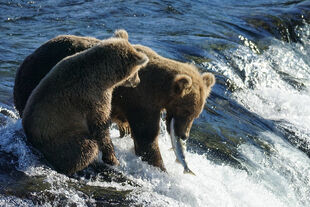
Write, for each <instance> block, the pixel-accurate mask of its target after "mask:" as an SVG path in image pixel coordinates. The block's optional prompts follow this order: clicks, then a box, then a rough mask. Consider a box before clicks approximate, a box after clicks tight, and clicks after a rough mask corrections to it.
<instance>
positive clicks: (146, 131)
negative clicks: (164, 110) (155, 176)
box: [128, 108, 166, 171]
mask: <svg viewBox="0 0 310 207" xmlns="http://www.w3.org/2000/svg"><path fill="white" fill-rule="evenodd" d="M133 111H135V113H132V112H133ZM130 114H131V115H129V117H128V121H129V124H130V128H131V134H132V137H133V139H134V145H135V152H136V155H138V156H140V157H141V158H142V160H143V161H147V162H148V163H149V164H150V165H153V166H155V167H159V168H160V169H161V170H163V171H166V168H165V166H164V163H163V159H162V157H161V154H160V150H159V146H158V134H159V121H160V111H151V112H150V111H147V110H143V109H141V108H140V109H139V110H132V111H131V113H130Z"/></svg>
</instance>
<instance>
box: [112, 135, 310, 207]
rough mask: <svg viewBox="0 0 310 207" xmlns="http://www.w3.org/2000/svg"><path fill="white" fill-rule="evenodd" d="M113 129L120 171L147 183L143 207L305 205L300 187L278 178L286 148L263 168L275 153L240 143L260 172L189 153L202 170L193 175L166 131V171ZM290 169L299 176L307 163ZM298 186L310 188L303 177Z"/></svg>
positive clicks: (140, 196) (139, 193) (140, 197)
mask: <svg viewBox="0 0 310 207" xmlns="http://www.w3.org/2000/svg"><path fill="white" fill-rule="evenodd" d="M111 132H112V135H113V136H114V138H113V143H114V145H115V148H116V153H117V157H118V158H119V160H120V163H121V165H120V167H119V169H120V170H121V171H122V172H124V173H125V174H126V175H127V176H128V177H130V178H131V179H132V180H134V181H135V182H137V183H139V185H140V186H141V188H136V189H135V190H134V191H133V192H132V193H131V195H132V198H134V199H135V200H136V202H137V203H138V204H141V205H143V206H265V205H267V206H302V205H300V202H299V198H298V197H296V191H294V189H295V188H298V186H295V184H294V183H292V182H291V180H290V179H287V178H286V177H285V176H283V177H280V178H279V179H278V180H280V181H281V182H280V181H279V182H280V183H281V184H282V185H279V182H278V181H277V180H276V179H275V178H276V175H280V174H281V173H282V170H283V169H282V168H283V167H284V166H285V163H282V164H281V166H280V167H277V168H275V167H274V165H277V164H279V163H281V162H282V161H284V160H285V159H287V157H282V152H279V154H277V155H276V157H275V158H274V160H275V161H274V163H275V164H274V165H269V166H263V167H262V166H261V165H262V163H261V160H269V159H270V157H269V156H267V155H266V154H264V153H263V152H260V151H259V150H257V149H255V148H254V149H252V147H251V146H249V145H242V146H240V151H241V152H242V153H244V155H245V156H247V157H249V159H253V163H256V164H257V166H256V168H257V169H255V170H257V172H256V171H253V172H252V174H251V173H250V174H248V173H247V172H245V171H243V170H238V169H235V168H232V167H230V166H226V165H215V164H214V163H212V162H211V161H209V160H208V159H207V157H206V155H198V154H194V153H191V152H186V154H185V155H186V159H187V161H188V163H189V165H190V167H191V169H192V170H193V171H194V172H195V174H196V176H192V175H187V174H183V168H182V166H181V165H180V164H178V163H176V162H175V155H174V154H173V152H171V151H170V150H169V149H170V148H171V142H170V138H169V135H168V134H167V133H166V132H165V133H164V134H161V135H160V139H159V145H160V149H161V153H162V156H163V159H164V163H165V166H166V168H167V171H168V174H166V173H163V172H160V171H159V170H157V169H155V168H153V167H151V166H149V165H147V164H146V163H145V162H142V161H141V160H140V159H139V158H138V157H136V156H135V155H134V152H133V142H132V140H131V139H130V138H129V137H127V138H122V139H120V138H117V137H118V132H117V131H116V130H115V131H113V130H112V131H111ZM282 144H283V143H282ZM286 148H288V149H287V152H289V153H287V152H285V153H286V154H287V155H289V154H292V152H291V150H292V149H290V148H292V147H291V146H290V145H288V144H286V145H285V147H284V148H281V147H279V149H277V150H279V151H280V150H284V149H286ZM293 150H294V149H293ZM253 152H254V154H253ZM297 152H298V151H297ZM277 156H279V158H278V157H277ZM297 156H299V157H298V158H300V156H301V157H302V158H303V159H301V161H300V162H299V163H300V164H301V163H304V161H305V163H307V165H308V163H309V161H307V158H305V157H304V155H303V154H302V153H301V154H298V153H297V155H296V156H294V157H293V158H297ZM293 158H290V159H288V160H289V161H290V163H294V161H296V159H293ZM254 159H257V160H254ZM292 159H293V160H292ZM306 168H308V167H306ZM289 169H290V170H293V172H292V174H294V173H295V174H294V175H299V172H301V171H302V170H304V169H305V166H302V165H299V164H295V166H292V167H291V168H289ZM261 170H263V172H265V175H264V176H260V174H259V173H258V172H260V171H261ZM256 173H257V174H256ZM261 174H264V173H261ZM308 178H310V177H309V175H308V174H305V175H303V176H302V178H298V176H295V177H294V179H300V180H306V179H308ZM298 185H301V186H302V187H300V188H301V191H303V192H304V191H305V189H307V187H308V185H307V184H306V183H302V182H301V181H300V182H299V183H298ZM283 189H284V190H283ZM281 191H288V192H289V193H290V194H292V195H295V197H294V196H291V197H287V194H285V193H279V192H281ZM290 194H289V195H290ZM303 199H304V202H305V203H308V204H309V203H310V201H309V200H307V199H308V198H307V197H306V196H305V195H304V194H303Z"/></svg>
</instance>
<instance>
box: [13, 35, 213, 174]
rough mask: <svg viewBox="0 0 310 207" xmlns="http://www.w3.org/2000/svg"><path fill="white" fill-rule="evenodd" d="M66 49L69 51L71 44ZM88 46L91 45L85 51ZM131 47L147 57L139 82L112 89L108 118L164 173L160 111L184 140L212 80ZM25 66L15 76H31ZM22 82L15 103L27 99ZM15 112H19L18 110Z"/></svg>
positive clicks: (208, 91)
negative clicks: (163, 112) (110, 108)
mask: <svg viewBox="0 0 310 207" xmlns="http://www.w3.org/2000/svg"><path fill="white" fill-rule="evenodd" d="M115 36H117V37H123V38H124V37H125V39H126V35H124V33H123V30H119V31H117V32H116V33H115ZM98 41H99V40H98ZM68 47H69V48H71V50H72V49H73V48H74V45H70V46H68ZM88 47H91V45H89V46H87V47H86V48H85V49H87V48H88ZM134 47H135V48H136V49H137V50H138V51H141V52H143V53H145V54H146V55H147V56H148V57H149V63H148V64H147V66H146V67H145V68H143V69H141V70H140V71H139V76H140V80H141V82H140V84H139V85H138V86H137V87H136V88H125V87H118V88H116V89H115V90H114V92H113V100H112V115H111V116H112V119H113V121H114V122H116V123H117V124H118V126H119V129H120V132H121V135H122V136H124V135H125V134H126V133H129V132H130V130H131V131H132V137H133V139H134V142H135V151H136V154H137V155H139V156H141V157H142V159H143V160H145V161H147V162H149V163H150V164H152V165H154V166H157V167H159V168H161V169H163V170H165V167H164V165H163V161H162V158H161V155H160V151H159V148H158V143H157V142H158V141H157V139H158V138H157V137H158V133H159V120H160V112H161V111H162V110H163V109H166V111H167V127H168V130H169V129H170V121H171V119H172V117H174V118H175V132H176V134H177V135H178V136H180V137H182V138H184V139H186V138H187V137H188V136H189V132H190V128H191V125H192V123H193V120H194V119H195V118H197V117H198V116H199V114H200V113H201V111H202V109H203V106H204V103H205V100H206V98H207V97H208V95H209V93H210V91H211V87H212V86H213V85H214V83H215V78H214V75H212V74H210V73H204V74H202V75H201V74H200V73H199V72H198V71H197V69H196V68H195V67H194V66H193V65H190V64H186V63H180V62H178V61H174V60H171V59H167V58H164V57H161V56H159V55H158V54H157V53H156V52H154V51H153V50H151V49H150V48H148V47H145V46H142V45H135V46H134ZM59 48H61V45H56V44H55V47H54V48H53V51H57V50H59ZM48 54H49V52H48V50H45V51H44V53H42V54H41V55H42V56H44V55H48ZM35 58H36V59H38V58H40V54H39V53H38V54H37V55H36V57H35ZM52 60H53V57H51V61H52ZM25 67H30V66H29V65H27V66H25ZM25 67H23V65H22V66H21V68H20V69H19V71H18V74H19V76H23V77H24V78H26V77H27V76H32V74H31V73H29V71H31V68H25ZM33 67H34V68H35V67H37V65H33ZM40 70H41V71H45V73H47V72H48V71H49V70H50V68H48V67H42V68H41V69H40ZM24 80H26V79H24ZM24 80H23V79H19V81H17V82H15V84H17V85H15V88H16V91H18V93H15V94H14V98H15V100H19V102H23V101H26V100H27V99H26V100H25V99H23V97H22V96H21V95H20V93H22V92H23V91H22V90H24V89H23V88H21V87H20V86H21V85H22V84H21V82H22V81H24ZM37 81H39V80H37ZM34 87H35V85H34ZM34 87H33V88H34ZM33 88H32V89H33ZM32 89H30V91H31V90H32ZM16 107H17V106H16ZM17 109H18V108H17ZM18 110H19V111H22V108H20V109H18Z"/></svg>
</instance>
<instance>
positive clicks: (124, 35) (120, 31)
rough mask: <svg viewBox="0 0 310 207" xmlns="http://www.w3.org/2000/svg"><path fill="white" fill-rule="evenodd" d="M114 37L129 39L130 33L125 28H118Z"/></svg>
mask: <svg viewBox="0 0 310 207" xmlns="http://www.w3.org/2000/svg"><path fill="white" fill-rule="evenodd" d="M114 37H116V38H122V39H125V40H128V33H127V32H126V30H124V29H118V30H115V32H114Z"/></svg>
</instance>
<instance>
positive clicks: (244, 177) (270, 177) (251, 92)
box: [0, 27, 310, 207]
mask: <svg viewBox="0 0 310 207" xmlns="http://www.w3.org/2000/svg"><path fill="white" fill-rule="evenodd" d="M309 31H310V30H309V27H305V28H302V31H301V35H303V36H302V40H303V45H302V44H300V43H296V44H289V43H282V42H278V41H275V43H274V44H272V45H271V46H270V47H269V49H268V50H267V51H265V52H264V53H263V54H257V51H253V50H252V49H251V48H249V47H248V46H247V45H250V44H245V46H243V47H240V48H239V49H238V50H237V51H235V53H234V54H233V57H235V58H234V59H235V60H236V64H237V65H238V67H239V68H240V70H242V71H244V72H245V74H246V79H245V80H242V79H240V77H239V76H238V75H236V74H235V72H234V71H233V70H232V68H230V67H229V66H227V65H226V64H225V63H224V62H218V63H215V65H214V70H217V72H222V73H224V74H225V75H226V76H227V77H229V78H230V79H231V80H233V81H234V82H235V84H237V85H238V87H239V88H240V89H241V90H238V91H236V92H235V93H233V98H234V99H235V100H236V101H238V102H239V103H241V104H243V105H244V106H245V107H246V108H248V109H249V110H250V111H252V112H254V113H257V114H259V115H260V116H262V117H263V118H265V119H273V120H279V121H281V120H285V122H283V124H284V123H285V124H289V125H290V126H291V127H292V128H293V129H294V131H296V132H297V133H298V132H300V133H301V132H303V134H301V136H300V137H301V138H303V139H305V140H309V134H310V132H309V130H310V109H309V104H310V92H309V91H310V90H309V86H310V68H309V65H307V64H306V63H305V62H304V60H303V59H302V58H300V55H309V45H310V44H309ZM271 64H276V65H278V69H279V70H281V71H282V72H286V73H288V74H289V75H290V76H291V77H295V78H296V79H298V80H302V82H303V83H304V85H305V88H304V89H303V90H298V89H295V88H294V87H292V86H291V85H289V84H288V83H287V82H286V81H284V80H283V79H282V78H281V77H280V75H279V74H278V73H277V72H275V71H274V69H273V67H272V65H271ZM18 130H21V123H20V120H16V119H11V120H9V124H8V125H7V126H5V127H3V128H1V129H0V150H3V151H6V152H9V153H12V154H14V155H15V156H16V157H18V160H19V161H18V162H19V168H18V169H19V170H20V171H23V172H25V173H26V174H28V175H30V176H34V175H44V176H46V179H45V181H46V182H48V183H50V184H51V185H52V188H51V190H49V191H50V192H52V193H53V194H54V195H64V196H65V197H67V198H68V199H69V201H70V203H76V204H77V205H78V206H86V202H92V200H91V199H90V200H89V201H86V200H85V199H84V198H83V197H82V196H81V193H80V192H77V191H75V190H72V189H71V188H68V186H66V181H68V180H70V181H72V182H78V181H76V180H74V179H69V178H68V177H66V176H64V175H61V174H58V173H56V172H55V171H53V170H51V169H50V168H48V167H46V166H44V165H43V164H42V163H40V162H39V161H38V158H37V157H36V155H34V154H33V153H32V152H31V150H30V149H29V147H28V146H26V144H25V142H24V141H23V140H22V138H21V137H19V136H15V135H14V133H15V132H16V131H18ZM161 131H162V133H161V135H160V138H159V145H160V149H161V153H162V156H163V160H164V162H165V166H166V168H167V170H168V174H166V173H163V172H161V171H159V170H157V169H156V168H154V167H151V166H149V165H148V164H146V163H145V162H142V161H141V160H140V159H139V158H138V157H137V156H136V155H135V154H134V151H133V142H132V140H131V139H130V138H129V137H127V138H123V139H120V138H118V131H117V130H116V129H111V135H112V137H113V139H112V140H113V143H114V145H115V150H116V155H117V157H118V159H119V161H120V166H119V167H117V168H115V169H116V170H118V171H121V172H122V173H124V174H125V175H127V176H128V177H129V178H130V179H132V180H133V181H134V182H136V183H138V184H139V185H140V186H141V187H133V186H131V185H129V184H128V185H125V186H123V185H121V184H119V183H117V182H102V181H92V182H90V181H87V180H84V181H85V182H86V183H87V184H88V185H95V186H102V187H108V186H111V187H115V188H116V189H119V190H133V191H132V193H131V194H130V197H131V198H132V199H134V200H135V201H136V203H137V204H141V205H143V206H169V207H170V206H201V207H203V206H229V207H230V206H236V207H242V206H244V207H252V206H257V207H260V206H292V207H298V206H310V197H309V195H310V159H309V158H308V157H307V156H306V155H305V154H304V153H303V152H301V151H300V150H298V149H296V148H295V147H294V146H292V145H291V144H289V143H288V142H286V141H283V139H282V138H280V137H278V136H277V135H276V134H274V133H272V132H264V133H262V134H261V135H260V136H261V137H260V138H261V139H262V140H266V141H268V143H271V145H272V148H271V153H270V154H268V153H266V152H264V151H261V150H259V149H258V148H256V147H255V146H253V145H250V144H243V145H241V146H239V148H238V150H239V152H240V153H242V154H243V155H244V156H245V157H246V158H247V159H248V160H249V161H251V166H247V167H248V168H249V169H250V171H249V173H247V172H245V171H243V170H238V169H235V168H233V167H230V166H227V165H216V164H214V163H212V162H211V161H209V160H208V157H207V156H206V155H198V154H194V153H190V152H186V154H185V155H186V159H187V162H188V164H189V167H190V168H191V169H192V170H193V172H195V174H196V176H192V175H187V174H183V168H182V166H181V165H179V164H178V163H176V162H175V155H174V154H173V152H172V151H170V150H169V149H170V148H171V142H170V138H169V136H168V135H167V132H166V130H165V127H164V124H163V123H161ZM14 205H31V201H27V200H21V199H18V198H14V197H3V196H0V206H14ZM49 205H50V206H53V205H52V204H47V206H49Z"/></svg>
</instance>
